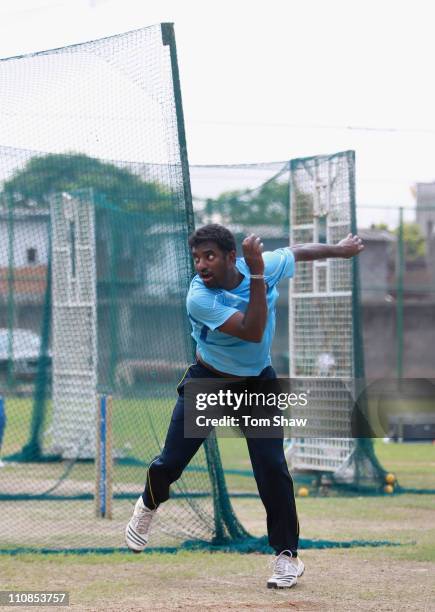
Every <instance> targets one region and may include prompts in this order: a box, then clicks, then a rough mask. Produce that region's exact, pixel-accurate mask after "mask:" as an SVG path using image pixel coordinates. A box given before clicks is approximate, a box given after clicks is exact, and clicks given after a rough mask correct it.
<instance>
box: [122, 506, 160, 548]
mask: <svg viewBox="0 0 435 612" xmlns="http://www.w3.org/2000/svg"><path fill="white" fill-rule="evenodd" d="M156 512H157V509H156V510H150V509H149V508H147V507H146V506H145V504H144V503H143V499H142V495H141V496H140V497H139V499H138V500H137V502H136V505H135V507H134V512H133V516H132V517H131V519H130V521H129V523H128V525H127V527H126V528H125V542H126V544H127V546H128V547H129V549H130V550H132V551H133V552H136V553H139V552H142V551H143V550H144V548H145V547H146V545H147V543H148V535H149V532H150V527H151V522H152V520H153V518H154V515H155V513H156Z"/></svg>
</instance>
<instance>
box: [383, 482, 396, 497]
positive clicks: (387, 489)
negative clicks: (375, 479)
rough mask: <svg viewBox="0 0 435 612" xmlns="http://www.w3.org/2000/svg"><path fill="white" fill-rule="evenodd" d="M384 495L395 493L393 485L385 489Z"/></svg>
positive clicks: (387, 485)
mask: <svg viewBox="0 0 435 612" xmlns="http://www.w3.org/2000/svg"><path fill="white" fill-rule="evenodd" d="M384 493H388V494H389V495H391V493H394V487H393V485H390V484H386V485H385V487H384Z"/></svg>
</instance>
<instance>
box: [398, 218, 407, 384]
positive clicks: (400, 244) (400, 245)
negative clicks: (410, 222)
mask: <svg viewBox="0 0 435 612" xmlns="http://www.w3.org/2000/svg"><path fill="white" fill-rule="evenodd" d="M398 230H399V231H398V242H397V273H396V277H397V281H396V282H397V297H396V337H397V362H396V368H397V379H398V380H399V381H400V380H401V379H402V378H403V277H404V268H405V252H404V241H403V207H400V208H399V228H398Z"/></svg>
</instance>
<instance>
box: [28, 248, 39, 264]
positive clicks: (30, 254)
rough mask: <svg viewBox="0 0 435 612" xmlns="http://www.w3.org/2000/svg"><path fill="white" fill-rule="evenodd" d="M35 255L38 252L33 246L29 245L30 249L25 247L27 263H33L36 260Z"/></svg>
mask: <svg viewBox="0 0 435 612" xmlns="http://www.w3.org/2000/svg"><path fill="white" fill-rule="evenodd" d="M37 255H38V252H37V250H36V249H35V248H33V247H31V248H30V249H27V251H26V258H27V263H28V264H30V265H32V264H35V263H36V262H37Z"/></svg>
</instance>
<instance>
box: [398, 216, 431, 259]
mask: <svg viewBox="0 0 435 612" xmlns="http://www.w3.org/2000/svg"><path fill="white" fill-rule="evenodd" d="M394 233H395V234H396V236H399V228H397V229H396V230H394ZM403 242H404V246H405V259H406V261H416V260H417V259H420V258H422V257H424V256H425V255H426V241H425V238H424V236H423V233H422V231H421V228H420V226H419V225H418V223H404V224H403Z"/></svg>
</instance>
